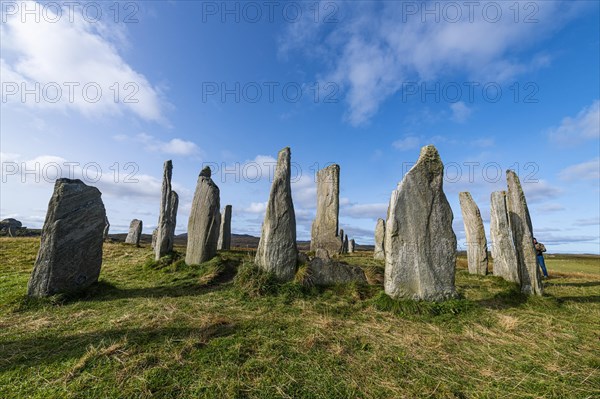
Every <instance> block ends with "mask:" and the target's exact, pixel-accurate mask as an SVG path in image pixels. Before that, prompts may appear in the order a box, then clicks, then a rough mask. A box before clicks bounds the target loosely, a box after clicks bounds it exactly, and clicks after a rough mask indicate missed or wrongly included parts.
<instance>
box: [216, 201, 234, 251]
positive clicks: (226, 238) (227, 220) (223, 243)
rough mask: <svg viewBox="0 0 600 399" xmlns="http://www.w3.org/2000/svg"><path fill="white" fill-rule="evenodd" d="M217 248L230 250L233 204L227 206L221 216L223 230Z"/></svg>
mask: <svg viewBox="0 0 600 399" xmlns="http://www.w3.org/2000/svg"><path fill="white" fill-rule="evenodd" d="M217 249H218V250H220V251H222V250H225V251H228V250H230V249H231V205H227V206H225V210H224V211H223V214H222V216H221V230H220V231H219V242H218V244H217Z"/></svg>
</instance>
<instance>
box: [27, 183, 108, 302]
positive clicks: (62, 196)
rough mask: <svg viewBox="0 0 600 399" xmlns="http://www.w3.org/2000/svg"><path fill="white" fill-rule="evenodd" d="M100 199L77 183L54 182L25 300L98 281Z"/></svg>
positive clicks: (101, 225)
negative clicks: (27, 296)
mask: <svg viewBox="0 0 600 399" xmlns="http://www.w3.org/2000/svg"><path fill="white" fill-rule="evenodd" d="M101 196H102V194H101V193H100V191H99V190H98V189H97V188H95V187H90V186H87V185H86V184H84V183H83V182H82V181H81V180H71V179H58V180H56V183H55V184H54V193H53V194H52V197H51V198H50V202H49V203H48V211H47V213H46V220H45V221H44V227H43V228H42V236H41V244H40V249H39V251H38V255H37V259H36V261H35V265H34V267H33V272H32V273H31V278H30V280H29V284H28V287H27V294H28V295H29V296H34V297H45V296H50V295H53V294H56V293H64V292H72V291H78V290H80V289H83V288H86V287H88V286H90V285H91V284H93V283H95V282H97V281H98V276H99V275H100V267H101V265H102V243H103V232H104V227H105V219H106V210H105V209H104V204H103V203H102V198H101Z"/></svg>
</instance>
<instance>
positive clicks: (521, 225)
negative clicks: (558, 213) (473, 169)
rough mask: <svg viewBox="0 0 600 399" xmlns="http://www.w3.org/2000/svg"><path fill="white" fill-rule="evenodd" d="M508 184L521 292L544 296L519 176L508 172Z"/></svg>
mask: <svg viewBox="0 0 600 399" xmlns="http://www.w3.org/2000/svg"><path fill="white" fill-rule="evenodd" d="M506 183H507V185H508V191H507V196H506V199H507V208H508V217H509V219H510V227H511V229H512V233H513V239H514V242H515V249H516V252H517V262H518V264H519V280H520V282H521V291H522V292H523V293H525V294H528V295H542V293H543V289H542V279H541V275H540V272H539V270H538V266H537V258H536V256H535V247H534V245H533V227H532V224H531V217H530V216H529V209H528V208H527V201H526V200H525V194H524V193H523V188H522V187H521V182H520V180H519V176H517V174H516V173H515V172H514V171H512V170H507V171H506Z"/></svg>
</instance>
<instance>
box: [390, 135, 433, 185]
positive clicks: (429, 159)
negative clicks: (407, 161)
mask: <svg viewBox="0 0 600 399" xmlns="http://www.w3.org/2000/svg"><path fill="white" fill-rule="evenodd" d="M422 164H425V167H426V170H427V171H428V172H429V173H431V174H433V175H436V174H441V173H443V172H444V164H443V163H442V158H441V157H440V154H439V152H438V150H437V149H436V148H435V146H433V145H432V144H429V145H426V146H424V147H422V148H421V153H420V154H419V159H418V160H417V163H416V164H415V165H414V166H413V167H412V168H411V171H412V170H414V169H415V168H416V167H417V166H418V165H422ZM409 173H410V171H409ZM398 184H399V185H400V184H402V182H400V183H398Z"/></svg>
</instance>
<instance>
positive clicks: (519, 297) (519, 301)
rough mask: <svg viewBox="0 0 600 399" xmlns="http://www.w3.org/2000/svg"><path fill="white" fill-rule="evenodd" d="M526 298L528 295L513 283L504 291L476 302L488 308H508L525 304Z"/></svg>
mask: <svg viewBox="0 0 600 399" xmlns="http://www.w3.org/2000/svg"><path fill="white" fill-rule="evenodd" d="M527 300H528V296H527V295H526V294H523V293H522V292H521V290H520V289H519V287H517V286H516V285H515V286H513V287H510V289H507V290H506V291H502V292H499V293H497V294H496V295H494V296H493V297H492V298H485V299H480V300H478V301H476V303H478V304H479V305H480V306H482V307H484V308H488V309H510V308H516V307H519V306H521V305H523V304H525V303H526V302H527Z"/></svg>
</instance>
